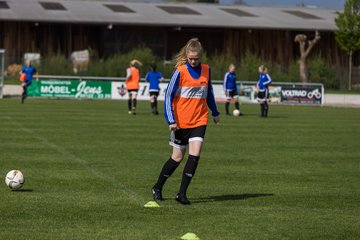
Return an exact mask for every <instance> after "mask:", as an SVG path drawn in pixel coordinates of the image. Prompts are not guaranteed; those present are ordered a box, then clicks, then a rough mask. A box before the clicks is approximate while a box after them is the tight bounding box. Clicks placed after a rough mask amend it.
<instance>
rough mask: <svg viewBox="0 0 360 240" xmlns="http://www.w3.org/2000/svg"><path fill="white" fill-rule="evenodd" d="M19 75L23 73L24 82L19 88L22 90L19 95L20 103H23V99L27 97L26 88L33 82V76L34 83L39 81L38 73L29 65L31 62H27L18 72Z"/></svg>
mask: <svg viewBox="0 0 360 240" xmlns="http://www.w3.org/2000/svg"><path fill="white" fill-rule="evenodd" d="M21 73H25V76H26V77H25V80H24V81H23V82H22V83H21V87H22V88H23V92H22V94H21V103H24V101H25V98H26V97H27V87H28V86H30V85H31V83H32V81H33V76H34V75H35V77H36V81H38V80H39V77H38V73H37V71H36V68H35V67H33V66H32V65H31V61H30V60H27V61H26V65H25V66H23V68H22V69H21V71H20V74H21Z"/></svg>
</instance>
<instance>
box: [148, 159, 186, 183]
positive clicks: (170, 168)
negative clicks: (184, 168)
mask: <svg viewBox="0 0 360 240" xmlns="http://www.w3.org/2000/svg"><path fill="white" fill-rule="evenodd" d="M179 164H180V163H178V162H176V161H175V160H173V159H172V158H169V160H167V161H166V163H165V164H164V166H163V168H162V169H161V172H160V175H159V178H158V181H157V183H156V184H155V186H154V187H156V188H157V189H160V190H161V189H162V188H163V186H164V184H165V182H166V180H167V179H168V178H169V177H170V176H171V174H172V173H173V172H174V171H175V169H176V168H177V167H178V166H179Z"/></svg>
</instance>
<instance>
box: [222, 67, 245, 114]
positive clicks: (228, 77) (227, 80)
mask: <svg viewBox="0 0 360 240" xmlns="http://www.w3.org/2000/svg"><path fill="white" fill-rule="evenodd" d="M224 92H225V96H226V102H225V111H226V115H230V113H229V106H230V102H231V101H232V100H233V101H234V102H235V109H237V110H239V111H240V104H239V94H238V91H237V87H236V74H235V65H234V64H230V66H229V71H228V72H227V73H225V76H224ZM240 115H242V114H241V113H240Z"/></svg>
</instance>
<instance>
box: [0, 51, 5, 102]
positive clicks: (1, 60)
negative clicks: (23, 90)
mask: <svg viewBox="0 0 360 240" xmlns="http://www.w3.org/2000/svg"><path fill="white" fill-rule="evenodd" d="M4 75H5V49H0V98H3V95H4Z"/></svg>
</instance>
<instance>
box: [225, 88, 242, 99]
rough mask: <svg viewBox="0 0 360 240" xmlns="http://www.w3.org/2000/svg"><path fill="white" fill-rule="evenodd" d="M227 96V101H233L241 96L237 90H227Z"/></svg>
mask: <svg viewBox="0 0 360 240" xmlns="http://www.w3.org/2000/svg"><path fill="white" fill-rule="evenodd" d="M225 95H226V99H232V98H234V97H238V96H239V94H238V92H237V91H236V90H226V91H225Z"/></svg>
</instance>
